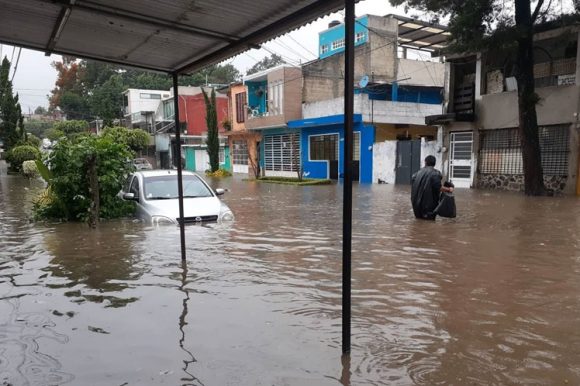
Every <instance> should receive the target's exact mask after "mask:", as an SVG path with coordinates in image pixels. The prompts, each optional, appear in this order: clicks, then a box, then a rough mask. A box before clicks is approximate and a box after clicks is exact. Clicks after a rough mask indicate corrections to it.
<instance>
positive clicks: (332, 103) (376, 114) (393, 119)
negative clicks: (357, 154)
mask: <svg viewBox="0 0 580 386" xmlns="http://www.w3.org/2000/svg"><path fill="white" fill-rule="evenodd" d="M343 111H344V98H343V97H339V98H332V99H329V100H322V101H316V102H310V103H304V104H303V105H302V115H303V116H304V118H316V117H324V116H328V115H335V114H342V112H343ZM354 111H355V114H362V116H363V121H364V122H371V121H373V122H376V123H392V124H395V123H400V124H410V125H425V116H427V115H435V114H441V111H442V106H441V105H432V104H426V103H407V102H392V101H372V102H371V101H370V100H369V98H368V95H366V94H357V95H355V96H354Z"/></svg>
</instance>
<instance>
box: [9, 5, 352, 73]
mask: <svg viewBox="0 0 580 386" xmlns="http://www.w3.org/2000/svg"><path fill="white" fill-rule="evenodd" d="M343 7H344V0H252V1H249V0H220V1H215V0H122V1H119V0H18V1H14V0H0V10H1V11H0V42H1V43H5V44H12V45H17V46H21V47H25V48H31V49H36V50H41V51H45V52H48V53H57V54H63V55H70V56H75V57H79V58H88V59H96V60H103V61H108V62H114V63H119V64H124V65H128V66H135V67H141V68H146V69H151V70H158V71H164V72H179V73H186V72H192V71H195V70H198V69H200V68H202V67H204V66H207V65H209V64H214V63H218V62H220V61H223V60H225V59H227V58H229V57H232V56H234V55H237V54H239V53H241V52H243V51H245V50H247V49H248V48H251V47H254V46H256V45H259V44H261V43H263V42H265V41H267V40H270V39H273V38H275V37H277V36H279V35H281V34H283V33H286V32H288V31H290V30H292V29H295V28H298V27H300V26H302V25H304V24H307V23H309V22H311V21H313V20H315V19H316V18H318V17H320V16H322V15H325V14H328V13H331V12H334V11H337V10H339V9H341V8H343Z"/></svg>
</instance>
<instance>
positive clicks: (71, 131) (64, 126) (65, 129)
mask: <svg viewBox="0 0 580 386" xmlns="http://www.w3.org/2000/svg"><path fill="white" fill-rule="evenodd" d="M52 128H53V129H54V130H56V131H60V132H62V133H64V135H66V136H67V137H72V136H75V135H78V134H81V133H86V132H87V131H88V130H89V123H88V122H87V121H82V120H72V121H62V122H57V123H55V124H54V126H53V127H52Z"/></svg>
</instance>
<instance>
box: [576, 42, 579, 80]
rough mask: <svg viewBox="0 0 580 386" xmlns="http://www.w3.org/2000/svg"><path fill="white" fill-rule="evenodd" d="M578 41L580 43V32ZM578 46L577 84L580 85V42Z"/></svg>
mask: <svg viewBox="0 0 580 386" xmlns="http://www.w3.org/2000/svg"><path fill="white" fill-rule="evenodd" d="M577 39H578V40H577V41H578V43H580V32H578V38H577ZM577 46H578V48H576V86H580V44H578V45H577Z"/></svg>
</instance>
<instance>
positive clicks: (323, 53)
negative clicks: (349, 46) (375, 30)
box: [318, 15, 369, 59]
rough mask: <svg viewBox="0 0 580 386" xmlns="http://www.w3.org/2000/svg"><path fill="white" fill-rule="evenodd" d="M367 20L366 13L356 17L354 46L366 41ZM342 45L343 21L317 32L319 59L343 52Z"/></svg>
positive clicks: (343, 44) (343, 43) (343, 45)
mask: <svg viewBox="0 0 580 386" xmlns="http://www.w3.org/2000/svg"><path fill="white" fill-rule="evenodd" d="M368 22H369V18H368V16H367V15H365V16H361V17H359V18H357V19H356V22H355V24H354V44H355V46H360V45H361V44H365V43H366V42H367V41H368V38H369V34H368V28H367V27H368ZM344 47H345V41H344V23H340V24H338V25H335V26H333V27H330V28H329V29H327V30H324V31H322V32H320V33H319V34H318V57H319V58H320V59H324V58H327V57H329V56H331V55H334V54H337V53H339V52H343V51H344Z"/></svg>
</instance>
